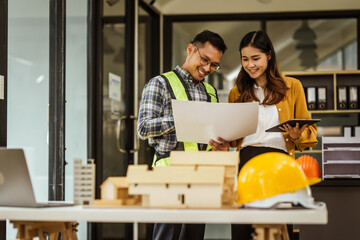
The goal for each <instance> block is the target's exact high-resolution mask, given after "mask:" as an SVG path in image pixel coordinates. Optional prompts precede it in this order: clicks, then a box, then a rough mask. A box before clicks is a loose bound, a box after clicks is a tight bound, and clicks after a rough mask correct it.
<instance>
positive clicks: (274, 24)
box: [266, 18, 357, 71]
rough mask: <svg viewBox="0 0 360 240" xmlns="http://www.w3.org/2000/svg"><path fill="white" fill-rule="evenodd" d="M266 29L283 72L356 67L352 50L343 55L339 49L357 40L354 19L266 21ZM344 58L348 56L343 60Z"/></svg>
mask: <svg viewBox="0 0 360 240" xmlns="http://www.w3.org/2000/svg"><path fill="white" fill-rule="evenodd" d="M266 28H267V33H268V35H269V37H270V38H271V40H272V42H273V44H274V48H275V51H276V56H277V60H278V63H279V65H280V68H281V70H283V71H319V70H320V71H321V70H342V69H354V66H357V62H356V58H357V57H356V54H357V52H356V51H353V52H350V51H349V50H347V51H346V53H345V55H346V56H344V55H343V54H344V51H343V49H344V48H346V46H348V45H349V43H352V42H356V41H357V34H356V28H357V26H356V19H355V18H349V19H318V20H286V21H283V20H281V21H280V20H279V21H268V22H267V25H266ZM351 46H352V50H353V48H354V46H353V45H351ZM355 46H356V44H355ZM344 57H345V58H346V59H348V60H346V61H345V62H343V59H344ZM344 65H345V66H344ZM355 68H356V67H355Z"/></svg>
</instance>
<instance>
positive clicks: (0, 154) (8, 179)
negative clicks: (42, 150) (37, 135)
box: [0, 148, 74, 207]
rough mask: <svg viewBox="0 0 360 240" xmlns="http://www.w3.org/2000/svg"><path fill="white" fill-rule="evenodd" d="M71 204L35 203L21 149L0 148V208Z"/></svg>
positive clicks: (64, 204) (54, 202)
mask: <svg viewBox="0 0 360 240" xmlns="http://www.w3.org/2000/svg"><path fill="white" fill-rule="evenodd" d="M73 205H74V204H73V203H69V202H63V201H50V202H46V203H37V202H36V199H35V194H34V190H33V186H32V184H31V179H30V174H29V170H28V166H27V163H26V159H25V154H24V151H23V149H9V148H0V206H16V207H60V206H61V207H62V206H73Z"/></svg>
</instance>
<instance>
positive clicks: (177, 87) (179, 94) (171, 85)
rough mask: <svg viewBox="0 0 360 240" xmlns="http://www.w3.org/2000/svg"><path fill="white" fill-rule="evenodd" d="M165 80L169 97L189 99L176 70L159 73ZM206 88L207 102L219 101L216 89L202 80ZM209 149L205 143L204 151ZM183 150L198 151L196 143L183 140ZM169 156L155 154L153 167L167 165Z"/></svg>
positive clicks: (183, 83)
mask: <svg viewBox="0 0 360 240" xmlns="http://www.w3.org/2000/svg"><path fill="white" fill-rule="evenodd" d="M161 76H162V77H163V78H164V79H165V82H166V85H167V87H168V89H169V90H170V94H171V98H172V99H177V100H184V101H189V99H191V97H190V94H189V92H188V89H187V88H186V87H185V82H184V80H183V79H182V78H181V76H179V75H178V74H177V73H176V72H174V71H170V72H167V73H164V74H162V75H161ZM201 83H202V84H203V85H204V87H205V90H206V93H207V96H208V99H207V101H208V102H219V100H218V96H217V92H216V89H215V88H214V87H213V86H211V85H210V84H208V83H206V82H204V81H202V82H201ZM210 149H211V146H210V145H207V148H206V151H209V150H210ZM184 150H185V151H186V152H197V151H199V148H198V144H197V143H192V142H184ZM169 165H170V157H164V158H161V159H157V156H156V154H155V155H154V159H153V164H152V166H153V167H160V166H169Z"/></svg>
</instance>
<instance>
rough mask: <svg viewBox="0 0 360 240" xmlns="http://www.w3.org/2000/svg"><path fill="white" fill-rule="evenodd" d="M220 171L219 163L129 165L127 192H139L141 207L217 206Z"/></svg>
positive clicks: (221, 171)
mask: <svg viewBox="0 0 360 240" xmlns="http://www.w3.org/2000/svg"><path fill="white" fill-rule="evenodd" d="M224 174H225V168H224V167H222V166H219V167H209V166H199V167H195V166H168V167H157V168H154V169H153V170H148V167H147V165H137V166H135V165H131V166H129V168H128V173H127V182H128V183H129V193H130V194H134V195H135V194H139V195H142V206H143V207H165V208H220V207H221V204H222V200H221V195H222V191H223V181H224Z"/></svg>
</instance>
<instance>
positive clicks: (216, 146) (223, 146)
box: [209, 137, 230, 151]
mask: <svg viewBox="0 0 360 240" xmlns="http://www.w3.org/2000/svg"><path fill="white" fill-rule="evenodd" d="M217 140H218V141H219V142H220V143H218V142H216V141H214V140H212V139H210V141H209V145H210V146H211V148H212V150H213V151H229V147H230V143H228V142H227V141H225V140H224V139H222V138H221V137H218V138H217Z"/></svg>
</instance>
